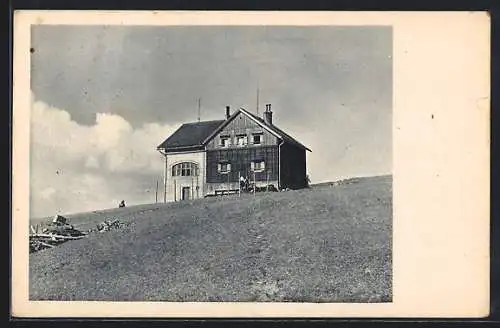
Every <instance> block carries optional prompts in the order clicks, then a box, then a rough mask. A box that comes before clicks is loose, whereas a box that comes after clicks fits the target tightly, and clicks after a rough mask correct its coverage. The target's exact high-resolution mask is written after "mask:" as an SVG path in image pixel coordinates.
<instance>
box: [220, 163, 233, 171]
mask: <svg viewBox="0 0 500 328" xmlns="http://www.w3.org/2000/svg"><path fill="white" fill-rule="evenodd" d="M217 172H219V173H229V172H231V163H228V162H221V163H219V164H218V166H217Z"/></svg>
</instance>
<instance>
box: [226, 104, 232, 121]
mask: <svg viewBox="0 0 500 328" xmlns="http://www.w3.org/2000/svg"><path fill="white" fill-rule="evenodd" d="M229 116H231V112H230V107H229V106H226V120H227V119H228V118H229Z"/></svg>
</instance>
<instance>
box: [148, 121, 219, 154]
mask: <svg viewBox="0 0 500 328" xmlns="http://www.w3.org/2000/svg"><path fill="white" fill-rule="evenodd" d="M224 121H225V120H217V121H204V122H195V123H186V124H182V125H181V127H180V128H178V129H177V130H176V131H175V132H174V133H173V134H172V135H171V136H170V137H168V138H167V139H166V140H165V141H163V142H162V143H161V144H160V145H159V146H158V149H166V150H169V149H179V150H180V149H185V148H196V147H199V146H202V145H203V140H205V139H206V138H207V137H208V136H209V135H210V134H211V133H212V132H213V131H214V130H215V129H216V128H217V127H218V126H219V125H221V124H222V123H223V122H224Z"/></svg>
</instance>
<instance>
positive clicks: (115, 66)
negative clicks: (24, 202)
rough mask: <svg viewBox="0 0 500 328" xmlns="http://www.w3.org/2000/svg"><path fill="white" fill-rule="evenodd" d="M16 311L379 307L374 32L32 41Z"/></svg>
mask: <svg viewBox="0 0 500 328" xmlns="http://www.w3.org/2000/svg"><path fill="white" fill-rule="evenodd" d="M31 32H32V34H31V35H32V36H31V91H32V95H31V96H32V103H31V105H32V107H31V115H32V116H31V131H32V133H31V136H30V146H31V150H30V154H31V159H30V182H31V186H30V195H31V198H30V224H31V228H30V229H31V234H30V241H29V242H30V252H32V253H31V255H30V259H29V262H30V272H29V280H30V287H29V288H30V289H29V290H30V299H32V300H101V301H151V300H154V301H176V302H177V301H180V302H213V301H215V302H224V301H229V302H259V301H266V302H390V301H391V296H392V292H391V269H392V266H391V251H392V249H391V234H392V229H391V226H392V188H391V181H392V180H391V179H392V176H391V167H392V166H391V165H392V156H391V142H392V140H391V131H392V104H391V101H392V58H391V56H392V33H391V32H392V30H391V27H336V26H327V27H293V26H290V27H288V26H278V27H276V26H275V27H267V26H243V27H241V26H239V27H238V26H201V27H200V26H184V27H183V26H177V27H171V26H170V27H168V26H167V27H151V26H128V27H127V26H71V25H70V26H50V25H39V26H33V27H32V30H31Z"/></svg>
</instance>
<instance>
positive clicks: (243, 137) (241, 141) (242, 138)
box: [236, 134, 248, 147]
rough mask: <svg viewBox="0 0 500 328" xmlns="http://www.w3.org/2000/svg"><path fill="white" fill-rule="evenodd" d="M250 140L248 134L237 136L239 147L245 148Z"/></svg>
mask: <svg viewBox="0 0 500 328" xmlns="http://www.w3.org/2000/svg"><path fill="white" fill-rule="evenodd" d="M247 142H248V138H247V135H246V134H241V135H237V136H236V145H237V146H238V147H244V146H246V145H247Z"/></svg>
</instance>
